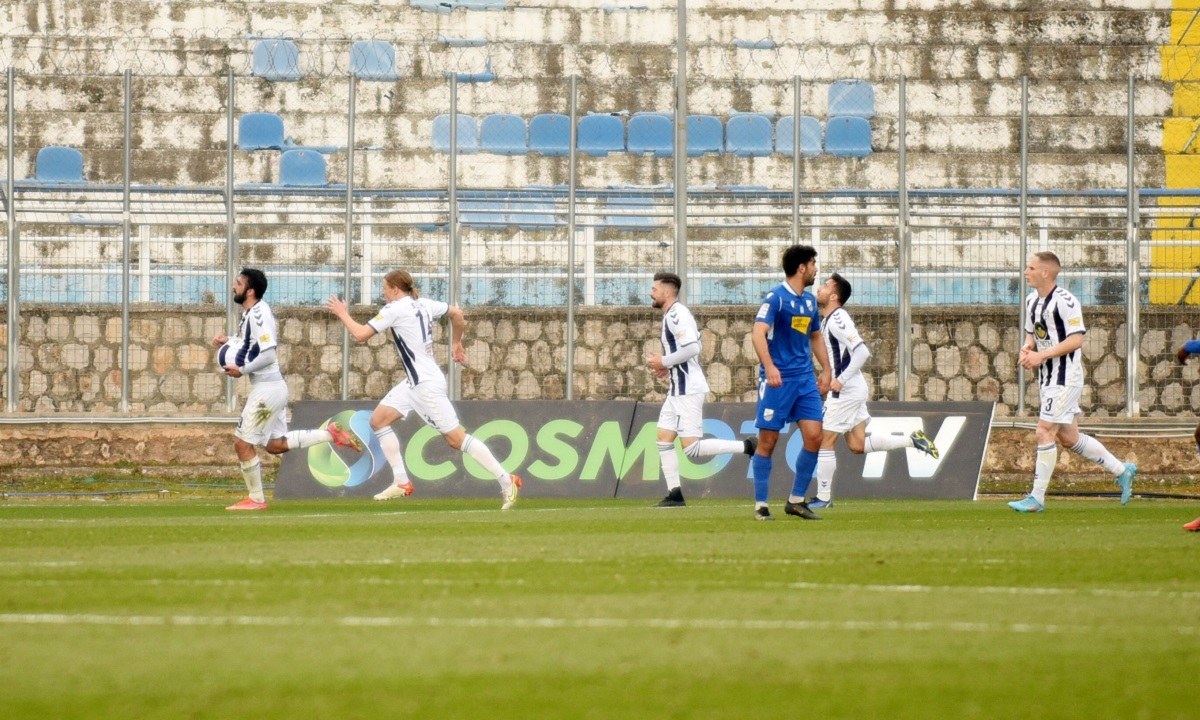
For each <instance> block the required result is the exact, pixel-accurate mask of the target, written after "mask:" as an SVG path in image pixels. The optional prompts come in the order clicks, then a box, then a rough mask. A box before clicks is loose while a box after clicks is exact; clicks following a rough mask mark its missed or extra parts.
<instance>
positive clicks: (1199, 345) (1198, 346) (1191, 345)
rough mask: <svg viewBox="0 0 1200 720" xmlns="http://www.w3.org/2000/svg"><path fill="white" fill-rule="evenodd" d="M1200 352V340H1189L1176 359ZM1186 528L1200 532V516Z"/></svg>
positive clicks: (1199, 445) (1199, 441) (1199, 444)
mask: <svg viewBox="0 0 1200 720" xmlns="http://www.w3.org/2000/svg"><path fill="white" fill-rule="evenodd" d="M1197 353H1200V340H1188V341H1187V342H1185V343H1184V344H1183V345H1182V346H1181V347H1180V348H1179V349H1178V350H1176V351H1175V359H1177V360H1178V361H1179V364H1180V365H1182V364H1184V363H1185V362H1187V359H1188V356H1189V355H1195V354H1197ZM1195 437H1196V451H1197V452H1200V425H1197V426H1196V436H1195ZM1183 529H1184V530H1188V531H1190V532H1200V517H1198V518H1196V519H1195V520H1193V521H1191V522H1190V523H1187V524H1185V525H1184V526H1183Z"/></svg>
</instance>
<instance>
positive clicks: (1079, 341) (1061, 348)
mask: <svg viewBox="0 0 1200 720" xmlns="http://www.w3.org/2000/svg"><path fill="white" fill-rule="evenodd" d="M1081 347H1083V333H1081V332H1077V333H1071V334H1070V335H1068V336H1066V337H1065V338H1063V339H1062V342H1060V343H1058V344H1057V345H1054V346H1052V347H1048V348H1046V349H1045V350H1041V351H1037V350H1030V351H1029V352H1027V353H1022V354H1021V357H1022V358H1023V359H1022V360H1021V364H1022V365H1024V366H1025V368H1026V369H1028V370H1032V369H1034V368H1035V367H1037V366H1039V365H1041V364H1042V363H1044V362H1046V361H1047V360H1049V359H1050V358H1056V357H1062V356H1063V355H1070V354H1071V353H1073V352H1075V351H1076V350H1078V349H1079V348H1081Z"/></svg>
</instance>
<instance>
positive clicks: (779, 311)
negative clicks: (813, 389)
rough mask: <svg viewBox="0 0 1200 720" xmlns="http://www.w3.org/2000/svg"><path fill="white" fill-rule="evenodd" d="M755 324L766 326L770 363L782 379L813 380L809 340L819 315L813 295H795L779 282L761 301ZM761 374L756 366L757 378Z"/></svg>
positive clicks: (761, 368)
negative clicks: (803, 378)
mask: <svg viewBox="0 0 1200 720" xmlns="http://www.w3.org/2000/svg"><path fill="white" fill-rule="evenodd" d="M754 321H755V322H760V323H766V324H767V346H768V348H769V349H770V351H771V362H773V363H775V367H776V368H777V369H778V370H779V375H780V376H781V377H783V378H795V377H802V376H804V377H808V378H812V377H813V361H812V347H811V346H810V344H809V337H810V336H811V335H812V334H813V333H815V332H818V331H819V330H820V329H821V316H820V314H819V313H818V312H817V298H816V297H815V296H813V294H812V293H810V292H808V291H807V290H805V291H804V292H802V293H800V294H799V295H797V294H796V292H795V291H794V290H792V288H791V287H790V286H789V285H788V284H787V283H780V284H779V285H777V286H775V288H773V289H772V290H771V292H769V293H767V296H766V297H765V298H763V302H762V306H761V307H760V308H759V309H758V315H756V316H755V317H754ZM764 374H765V370H764V368H763V367H762V366H759V375H760V376H761V375H764Z"/></svg>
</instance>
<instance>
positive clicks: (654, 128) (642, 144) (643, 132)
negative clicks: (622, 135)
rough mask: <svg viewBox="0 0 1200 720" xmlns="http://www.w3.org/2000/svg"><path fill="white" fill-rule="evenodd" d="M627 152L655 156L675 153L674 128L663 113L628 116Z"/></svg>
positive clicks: (668, 155) (669, 119)
mask: <svg viewBox="0 0 1200 720" xmlns="http://www.w3.org/2000/svg"><path fill="white" fill-rule="evenodd" d="M627 145H628V147H629V152H631V153H634V154H636V155H644V154H647V153H652V154H653V155H654V156H655V157H671V156H672V155H674V154H675V128H674V127H673V126H672V123H671V118H670V117H669V116H668V115H665V114H663V113H637V114H636V115H634V116H633V117H631V118H629V142H628V143H627Z"/></svg>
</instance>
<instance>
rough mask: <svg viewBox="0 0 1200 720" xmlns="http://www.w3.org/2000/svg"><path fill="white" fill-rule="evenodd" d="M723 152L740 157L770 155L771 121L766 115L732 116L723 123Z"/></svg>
mask: <svg viewBox="0 0 1200 720" xmlns="http://www.w3.org/2000/svg"><path fill="white" fill-rule="evenodd" d="M725 152H728V153H732V154H734V155H738V156H740V157H764V156H766V155H770V154H771V120H770V118H768V117H767V116H766V115H758V114H754V113H747V114H745V115H734V116H732V117H730V118H729V120H728V121H727V122H726V123H725Z"/></svg>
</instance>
